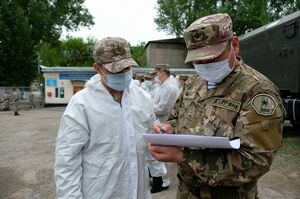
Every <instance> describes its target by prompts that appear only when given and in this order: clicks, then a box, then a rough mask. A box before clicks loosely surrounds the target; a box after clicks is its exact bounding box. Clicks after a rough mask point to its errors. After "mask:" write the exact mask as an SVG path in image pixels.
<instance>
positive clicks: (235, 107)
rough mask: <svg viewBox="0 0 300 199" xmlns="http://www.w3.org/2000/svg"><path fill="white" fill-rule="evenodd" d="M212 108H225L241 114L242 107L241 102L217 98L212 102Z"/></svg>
mask: <svg viewBox="0 0 300 199" xmlns="http://www.w3.org/2000/svg"><path fill="white" fill-rule="evenodd" d="M212 106H216V107H220V108H224V109H227V110H230V111H235V112H239V110H240V107H241V102H239V101H234V100H230V99H224V98H219V97H215V98H214V99H213V101H212Z"/></svg>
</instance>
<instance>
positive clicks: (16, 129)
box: [0, 108, 300, 199]
mask: <svg viewBox="0 0 300 199" xmlns="http://www.w3.org/2000/svg"><path fill="white" fill-rule="evenodd" d="M63 110H64V108H44V109H33V110H30V111H22V110H21V111H20V114H21V115H20V116H13V113H12V112H0V199H54V198H55V184H54V180H53V165H54V148H55V139H56V135H57V129H58V124H59V120H60V117H61V115H62V113H63ZM296 134H297V132H296ZM297 135H299V136H300V132H298V134H297ZM299 165H300V137H292V138H291V137H290V138H285V139H284V142H283V146H282V148H281V149H280V150H279V152H278V154H277V156H276V158H275V160H274V163H273V165H272V168H271V170H270V171H269V172H268V173H267V174H266V175H264V176H263V177H262V178H261V180H260V181H259V191H260V198H262V199H269V198H272V199H277V198H278V199H286V198H289V199H297V198H298V199H300V167H299ZM176 172H177V169H176V166H175V165H174V166H172V168H171V172H170V174H169V175H170V177H171V185H170V188H169V189H168V190H166V191H163V192H161V193H156V194H153V199H173V198H176V188H177V179H176Z"/></svg>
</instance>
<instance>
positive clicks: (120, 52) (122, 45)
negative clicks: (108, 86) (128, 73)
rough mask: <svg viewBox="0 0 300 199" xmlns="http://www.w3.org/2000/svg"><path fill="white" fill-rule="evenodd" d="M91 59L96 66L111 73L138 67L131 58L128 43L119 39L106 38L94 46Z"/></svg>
mask: <svg viewBox="0 0 300 199" xmlns="http://www.w3.org/2000/svg"><path fill="white" fill-rule="evenodd" d="M93 57H94V60H95V62H96V63H97V64H99V65H100V66H103V67H105V68H106V69H107V70H108V71H110V72H111V73H118V72H120V71H122V70H123V69H124V68H127V67H129V66H138V64H137V63H136V62H135V61H134V60H133V59H132V58H131V52H130V45H129V43H128V42H127V41H126V40H125V39H122V38H119V37H107V38H104V39H102V40H100V41H98V42H97V43H96V44H95V47H94V50H93Z"/></svg>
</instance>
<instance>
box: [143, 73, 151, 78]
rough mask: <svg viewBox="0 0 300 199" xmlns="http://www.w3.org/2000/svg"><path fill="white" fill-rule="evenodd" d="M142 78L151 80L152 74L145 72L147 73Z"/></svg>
mask: <svg viewBox="0 0 300 199" xmlns="http://www.w3.org/2000/svg"><path fill="white" fill-rule="evenodd" d="M144 78H145V79H153V74H152V73H150V72H147V73H146V74H145V75H144Z"/></svg>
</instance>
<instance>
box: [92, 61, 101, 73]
mask: <svg viewBox="0 0 300 199" xmlns="http://www.w3.org/2000/svg"><path fill="white" fill-rule="evenodd" d="M99 67H100V66H99V65H98V64H96V63H94V64H93V68H94V70H95V71H96V72H97V73H99V74H101V71H100V69H99Z"/></svg>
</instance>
